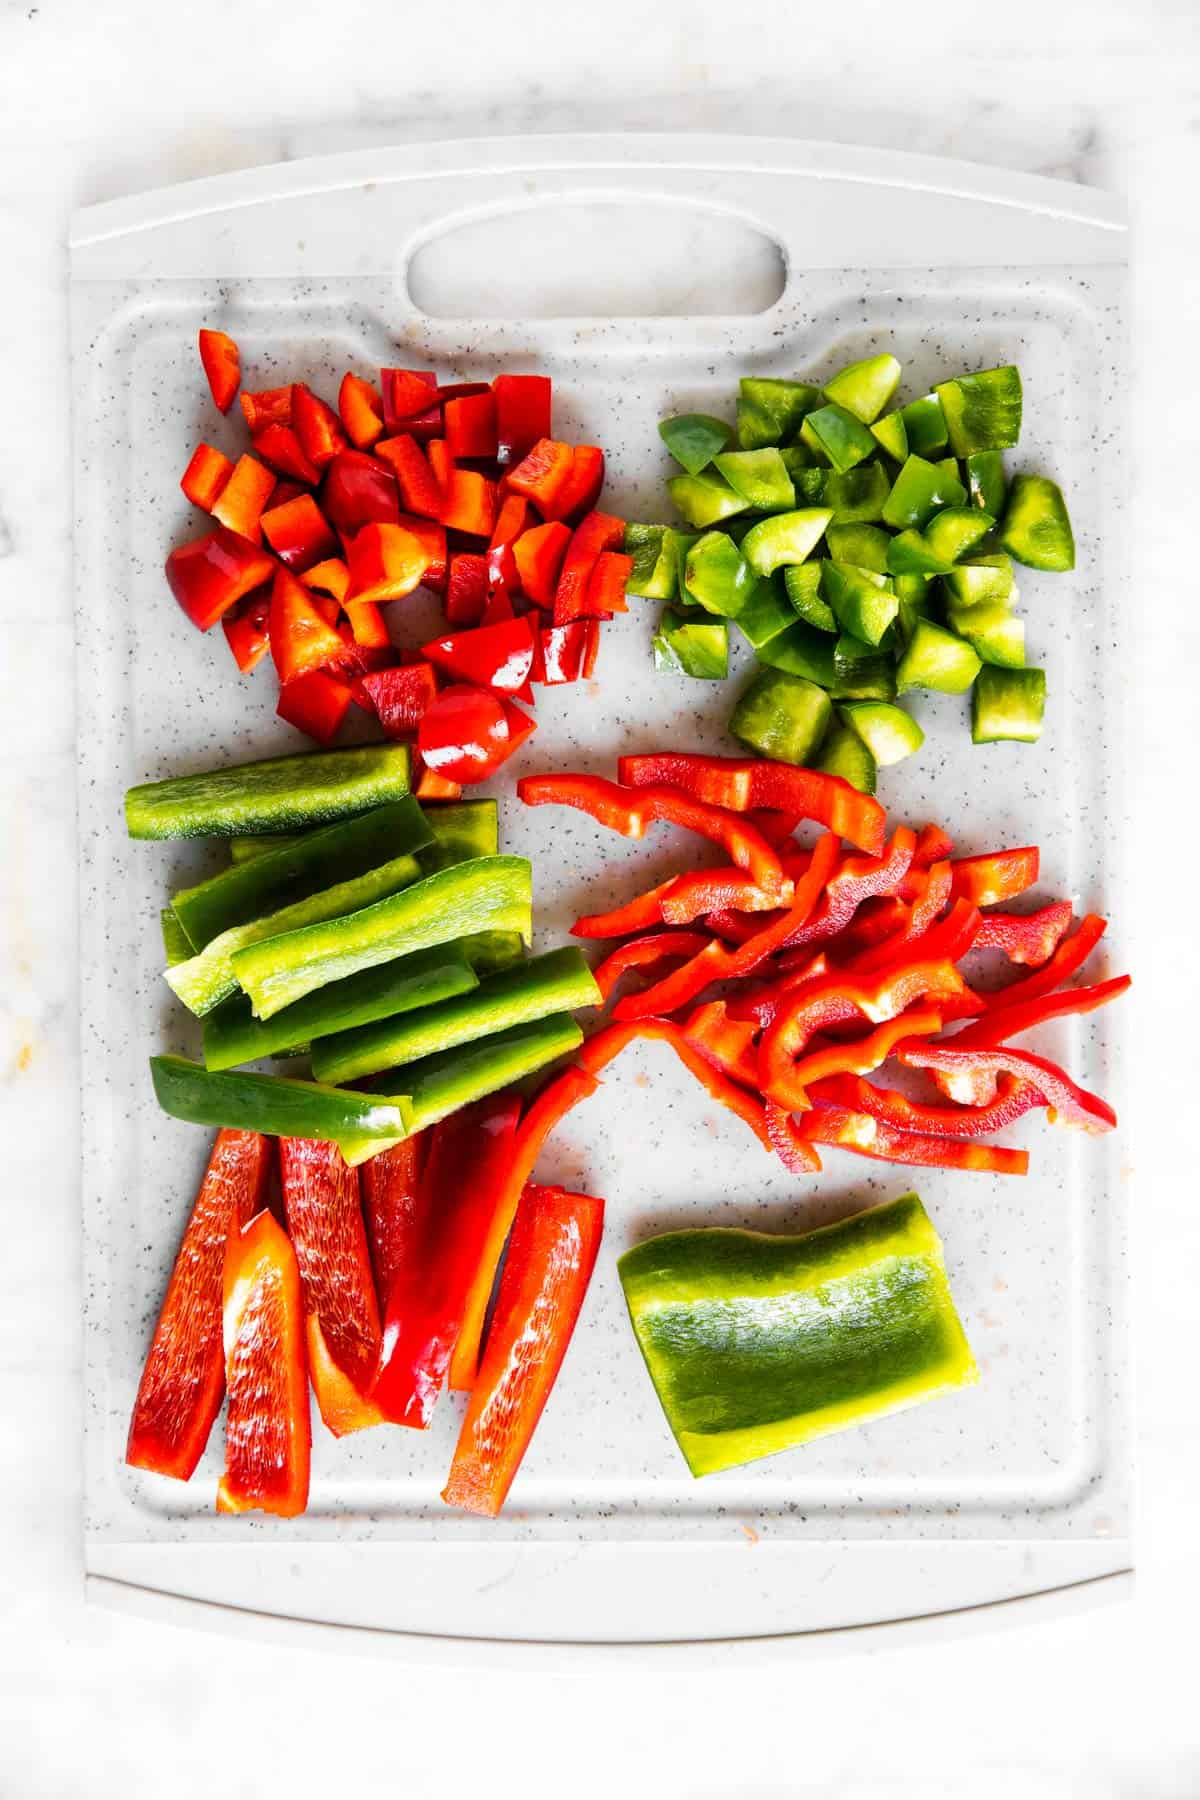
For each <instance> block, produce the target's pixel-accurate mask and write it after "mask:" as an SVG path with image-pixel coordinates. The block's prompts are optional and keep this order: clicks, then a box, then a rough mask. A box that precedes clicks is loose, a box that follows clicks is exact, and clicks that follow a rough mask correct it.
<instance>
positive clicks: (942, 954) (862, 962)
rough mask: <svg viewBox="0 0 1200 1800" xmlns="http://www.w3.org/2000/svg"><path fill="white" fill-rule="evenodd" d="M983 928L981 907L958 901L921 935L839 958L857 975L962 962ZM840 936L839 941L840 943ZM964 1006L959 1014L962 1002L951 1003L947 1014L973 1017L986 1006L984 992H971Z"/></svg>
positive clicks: (889, 942)
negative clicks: (918, 963) (915, 965)
mask: <svg viewBox="0 0 1200 1800" xmlns="http://www.w3.org/2000/svg"><path fill="white" fill-rule="evenodd" d="M978 930H979V909H978V907H975V906H972V905H971V903H970V901H969V900H956V901H955V902H954V905H953V906H952V907H951V908H950V911H949V912H948V913H947V914H946V917H945V918H944V919H940V920H939V921H938V923H937V924H936V925H932V926H931V927H930V929H929V930H928V931H925V932H922V934H921V936H920V937H915V938H909V937H905V938H903V939H902V940H901V941H900V943H899V944H898V945H897V944H896V943H894V942H891V941H888V942H884V943H882V944H880V945H879V946H878V947H877V948H876V949H874V950H869V951H865V952H863V953H862V954H860V955H857V956H851V957H849V958H843V957H839V961H840V962H841V964H842V967H843V968H845V969H847V970H850V969H852V970H853V971H854V973H855V975H868V974H878V973H880V972H881V971H883V970H886V969H895V968H901V967H903V966H904V964H906V963H909V962H916V961H922V962H937V961H940V960H941V959H943V958H944V959H945V960H946V961H947V962H953V963H956V962H961V960H962V958H963V957H964V956H965V955H966V954H967V951H968V950H970V949H972V948H973V946H974V943H975V936H976V933H977V932H978ZM840 941H841V940H840V939H839V940H838V942H839V944H840ZM961 1004H962V1005H963V1006H965V1007H968V1008H969V1012H968V1013H963V1014H959V1013H957V1012H956V1009H957V1008H958V1007H959V1005H960V1002H958V1001H952V1002H949V1003H948V1005H947V1008H946V1014H947V1017H948V1018H950V1017H955V1016H972V1015H973V1014H974V1013H975V1012H977V1011H978V1009H979V1007H980V1006H981V1005H982V999H981V997H980V995H978V994H975V993H970V994H968V995H967V996H966V997H965V998H964V1000H963V1002H962V1003H961Z"/></svg>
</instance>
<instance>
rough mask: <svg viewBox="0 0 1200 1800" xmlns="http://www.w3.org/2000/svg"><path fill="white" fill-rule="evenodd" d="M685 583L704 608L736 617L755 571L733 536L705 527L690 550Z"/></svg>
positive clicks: (743, 603) (746, 597)
mask: <svg viewBox="0 0 1200 1800" xmlns="http://www.w3.org/2000/svg"><path fill="white" fill-rule="evenodd" d="M684 586H685V587H686V588H687V592H688V596H689V598H690V599H692V600H695V601H696V602H697V603H698V604H699V605H700V606H702V607H703V608H704V610H705V612H710V613H716V614H717V616H718V618H723V619H736V618H737V616H738V614H739V613H740V612H741V610H742V608H743V606H745V604H746V602H747V600H748V599H749V598H750V593H751V590H752V588H753V587H754V571H753V570H752V569H751V567H750V565H749V563H748V562H746V560H745V558H744V557H743V556H742V553H741V551H740V550H739V549H738V547H737V545H736V544H735V543H734V541H733V539H732V538H731V537H728V536H727V535H726V534H725V532H723V531H706V532H705V533H704V535H703V536H702V537H698V538H697V539H696V542H695V543H694V544H693V545H692V547H691V549H690V550H689V551H688V554H687V562H686V564H685V566H684Z"/></svg>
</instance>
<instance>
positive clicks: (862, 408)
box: [825, 352, 900, 425]
mask: <svg viewBox="0 0 1200 1800" xmlns="http://www.w3.org/2000/svg"><path fill="white" fill-rule="evenodd" d="M899 386H900V364H899V363H898V362H897V361H896V358H895V357H894V356H890V355H888V354H887V353H886V352H885V353H884V354H883V355H882V356H868V357H865V358H864V359H863V360H862V361H861V362H852V363H847V365H846V367H845V368H844V369H839V370H838V372H837V374H836V375H835V376H834V377H833V380H832V381H827V382H826V383H825V398H826V399H827V400H832V401H833V402H834V403H835V405H837V406H843V407H845V409H846V411H847V412H850V413H853V414H854V417H855V418H856V419H861V420H862V422H863V424H864V425H869V424H870V423H871V421H872V419H877V418H878V417H879V415H880V413H881V412H882V411H883V409H884V407H885V406H886V405H887V403H888V401H889V400H890V399H891V397H892V395H893V394H894V393H895V391H896V389H897V388H898V387H899Z"/></svg>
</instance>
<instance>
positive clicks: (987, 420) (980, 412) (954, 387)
mask: <svg viewBox="0 0 1200 1800" xmlns="http://www.w3.org/2000/svg"><path fill="white" fill-rule="evenodd" d="M934 392H935V393H936V394H937V396H938V399H939V400H940V401H941V403H942V412H943V413H944V415H945V419H946V430H947V432H948V434H949V438H950V448H951V450H953V452H954V454H955V456H970V455H972V454H973V453H974V452H975V451H976V450H1010V449H1011V448H1012V446H1013V445H1014V444H1015V443H1016V442H1017V440H1018V438H1019V437H1020V435H1021V371H1020V370H1019V369H1016V368H1013V367H1012V366H1011V365H1009V366H1008V367H1007V368H1003V369H983V370H981V371H980V373H979V374H977V375H959V376H957V377H956V379H955V380H953V381H939V382H938V384H937V386H936V388H935V389H934Z"/></svg>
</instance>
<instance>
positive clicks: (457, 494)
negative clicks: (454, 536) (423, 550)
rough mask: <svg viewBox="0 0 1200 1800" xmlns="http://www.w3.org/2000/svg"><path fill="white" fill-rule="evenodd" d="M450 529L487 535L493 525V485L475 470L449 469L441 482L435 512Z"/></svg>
mask: <svg viewBox="0 0 1200 1800" xmlns="http://www.w3.org/2000/svg"><path fill="white" fill-rule="evenodd" d="M439 517H440V518H441V522H442V524H443V525H445V526H447V527H448V528H449V529H450V530H452V531H463V532H466V534H467V535H468V537H481V538H490V537H491V535H492V532H493V530H494V529H495V525H496V484H495V482H494V481H489V480H488V478H487V476H486V475H480V474H479V473H478V472H477V471H476V470H475V469H456V468H453V467H452V468H451V469H450V471H449V474H448V477H447V479H446V482H445V484H444V488H443V493H442V506H441V513H440V515H439Z"/></svg>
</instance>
